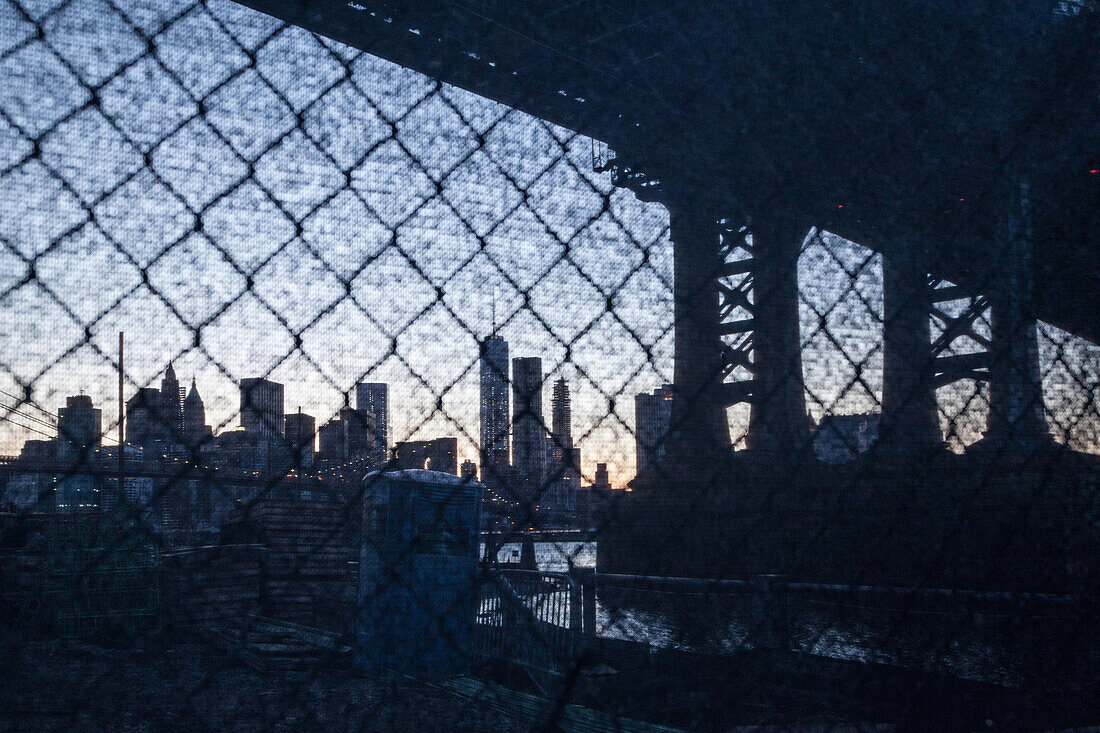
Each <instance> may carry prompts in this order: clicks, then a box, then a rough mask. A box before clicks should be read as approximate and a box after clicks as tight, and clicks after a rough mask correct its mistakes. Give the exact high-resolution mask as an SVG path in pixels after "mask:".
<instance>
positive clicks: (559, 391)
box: [550, 378, 573, 461]
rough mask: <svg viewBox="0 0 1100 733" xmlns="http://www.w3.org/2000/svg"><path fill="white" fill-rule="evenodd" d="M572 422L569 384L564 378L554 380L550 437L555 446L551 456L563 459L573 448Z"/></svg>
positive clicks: (552, 444)
mask: <svg viewBox="0 0 1100 733" xmlns="http://www.w3.org/2000/svg"><path fill="white" fill-rule="evenodd" d="M572 423H573V410H572V407H571V406H570V401H569V385H568V384H566V382H565V379H564V378H562V379H559V380H558V381H556V382H554V396H553V397H551V399H550V437H551V446H553V455H552V456H551V458H554V459H556V460H559V461H561V460H563V459H564V458H565V456H567V455H568V453H569V451H571V450H572V449H573V424H572Z"/></svg>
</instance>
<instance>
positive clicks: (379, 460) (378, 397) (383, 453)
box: [355, 382, 390, 467]
mask: <svg viewBox="0 0 1100 733" xmlns="http://www.w3.org/2000/svg"><path fill="white" fill-rule="evenodd" d="M389 395H390V388H389V385H387V384H384V383H382V382H363V383H361V384H357V385H355V408H356V409H357V410H366V411H368V412H371V413H373V414H374V431H375V433H374V440H375V448H374V453H373V455H372V456H371V458H372V463H373V464H374V465H375V466H379V467H381V466H382V465H383V464H384V463H385V462H386V457H387V456H388V455H389V452H390V431H389V423H390V418H389V401H390V396H389Z"/></svg>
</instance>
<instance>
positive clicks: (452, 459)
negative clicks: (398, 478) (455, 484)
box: [394, 438, 458, 476]
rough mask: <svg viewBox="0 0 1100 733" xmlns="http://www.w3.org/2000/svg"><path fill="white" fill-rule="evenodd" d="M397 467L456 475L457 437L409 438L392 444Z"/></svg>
mask: <svg viewBox="0 0 1100 733" xmlns="http://www.w3.org/2000/svg"><path fill="white" fill-rule="evenodd" d="M394 453H395V459H396V461H397V468H398V469H408V468H420V469H425V470H428V471H441V472H443V473H449V474H453V475H456V476H457V475H458V438H436V439H435V440H410V441H405V442H403V443H398V444H397V445H396V446H394Z"/></svg>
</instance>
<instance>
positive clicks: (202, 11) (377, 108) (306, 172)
mask: <svg viewBox="0 0 1100 733" xmlns="http://www.w3.org/2000/svg"><path fill="white" fill-rule="evenodd" d="M120 7H121V8H122V9H123V14H124V15H126V22H137V23H138V24H139V25H142V24H144V26H145V27H155V26H156V25H157V24H158V23H160V22H167V21H168V20H169V19H170V18H171V12H170V9H168V8H160V9H157V8H151V9H144V10H143V9H141V8H139V7H137V6H136V5H131V4H129V3H122V4H121V5H120ZM143 13H144V15H143ZM158 13H159V14H160V15H159V16H158ZM64 17H65V19H66V22H64V23H61V22H57V23H54V22H51V23H50V24H48V27H47V28H46V29H45V37H44V39H43V40H41V41H32V42H29V43H28V44H27V45H26V46H25V47H24V48H21V49H20V50H19V51H17V52H16V53H13V54H12V55H10V56H8V57H6V58H5V60H4V68H3V70H4V71H5V73H7V74H9V77H10V79H12V80H13V82H12V83H10V84H5V85H4V87H3V91H2V95H0V107H3V108H4V109H5V110H6V111H8V114H9V115H11V118H12V120H13V121H14V122H15V123H16V124H19V125H21V126H23V127H25V128H26V129H27V130H30V131H32V132H44V131H45V130H46V129H47V128H48V127H49V126H50V125H52V124H53V123H54V122H59V121H58V120H55V119H54V118H53V117H52V115H53V114H54V113H53V112H51V111H50V109H49V108H47V107H45V106H43V105H42V103H41V101H40V100H39V99H37V98H35V97H34V96H33V95H30V96H28V95H27V93H26V92H27V90H29V89H39V88H49V89H50V90H51V91H52V93H53V94H54V97H55V99H54V100H53V101H54V102H55V103H56V105H57V106H59V107H61V108H65V107H67V106H74V107H78V108H79V110H78V111H77V112H76V113H75V114H74V115H73V116H72V117H71V118H69V119H66V120H63V121H60V122H59V124H58V127H57V129H56V130H53V131H52V132H50V133H49V134H45V135H44V137H43V140H42V141H41V149H42V155H41V156H39V157H30V158H28V159H26V160H24V158H25V157H26V156H27V151H26V150H25V149H24V146H22V145H21V143H20V139H19V137H18V136H14V137H2V138H0V160H2V161H4V163H3V165H4V166H5V167H4V168H3V169H2V170H3V175H2V178H0V183H2V184H3V185H0V389H2V390H4V391H6V392H8V393H10V394H15V395H20V394H22V387H21V385H22V384H31V385H32V386H33V389H34V399H35V401H36V402H37V403H39V404H41V405H42V406H43V407H49V408H50V409H51V410H56V408H57V407H58V406H59V405H60V403H61V402H62V401H63V400H64V398H65V397H66V396H68V395H72V394H76V393H78V392H79V391H80V390H81V389H86V390H88V392H89V395H90V396H91V397H92V398H93V400H94V401H95V403H96V405H97V406H99V407H100V408H101V409H102V410H103V412H104V422H105V426H106V427H107V433H108V436H107V437H108V439H110V438H111V433H112V427H111V426H112V425H113V423H114V421H115V419H116V418H115V415H117V402H116V401H115V394H116V389H115V386H114V385H115V380H116V374H115V371H114V360H115V359H116V358H117V354H116V350H117V347H116V345H115V339H116V338H117V332H118V331H120V330H122V331H125V332H126V333H127V339H128V353H127V359H126V361H127V373H128V375H129V379H130V381H129V383H128V385H127V394H128V395H129V394H131V393H132V391H134V390H136V389H137V388H138V387H144V386H155V384H156V383H157V381H158V380H159V378H160V375H161V374H162V373H163V371H164V369H165V368H166V366H167V364H168V363H169V362H171V363H174V364H175V365H176V368H177V370H178V371H179V372H180V373H182V374H185V375H189V376H193V377H194V378H195V380H196V384H197V386H198V389H199V391H200V393H201V394H202V395H204V398H205V408H206V413H207V418H208V421H209V423H210V424H211V425H212V426H213V427H214V428H215V430H216V431H217V430H221V429H225V428H227V427H229V426H231V425H233V424H235V421H236V420H238V419H239V418H238V416H237V415H236V413H237V411H238V409H239V405H238V404H237V399H236V392H235V387H234V386H233V385H235V384H236V383H237V382H239V380H240V379H241V378H243V377H251V376H266V377H267V378H270V379H272V380H274V381H277V382H280V383H282V384H284V385H285V390H286V395H285V400H286V405H287V409H291V410H293V409H296V408H297V406H299V405H301V406H302V409H303V410H304V411H306V412H308V413H309V414H311V415H314V416H315V417H316V418H317V419H318V422H319V424H320V423H323V422H325V421H327V420H328V419H330V418H331V417H332V416H334V415H335V414H337V413H338V412H339V410H340V409H341V408H342V407H343V406H345V404H348V405H351V406H354V404H355V403H354V396H353V395H352V394H351V393H352V391H353V390H354V385H355V384H357V383H359V382H362V381H370V382H384V383H387V384H389V385H391V394H390V396H389V400H390V403H391V404H392V405H395V406H396V405H401V406H402V408H401V409H400V410H394V411H393V413H394V414H393V418H392V419H391V421H390V425H389V429H390V432H391V433H392V435H391V436H390V438H391V439H390V442H391V444H392V443H395V442H397V441H400V440H418V439H426V438H432V437H436V436H439V435H456V436H457V437H458V439H459V454H460V455H462V456H471V455H476V453H477V448H476V443H477V441H478V436H479V426H478V420H479V395H478V348H477V340H478V339H480V338H485V337H486V336H488V335H489V334H491V333H494V332H498V331H499V332H500V333H501V334H502V335H503V336H504V337H505V339H506V340H507V341H508V342H509V344H510V346H511V350H512V354H513V355H531V356H539V357H540V358H542V359H543V362H544V366H545V369H544V371H545V380H546V381H548V382H549V381H553V380H555V379H557V378H558V377H561V376H565V377H567V378H568V379H569V380H570V384H571V391H572V395H571V396H572V409H573V418H574V436H575V443H576V446H577V447H578V448H580V449H581V450H582V453H583V456H584V457H585V461H586V463H585V466H584V468H585V469H586V470H585V473H586V475H589V476H590V475H591V474H592V468H593V466H594V465H595V463H596V461H597V460H599V461H600V462H607V463H608V466H609V472H610V474H611V479H612V483H613V484H614V485H616V486H621V485H623V484H624V483H625V482H626V481H627V480H628V479H629V478H631V477H632V476H633V474H634V443H635V438H634V432H633V430H634V419H635V418H634V414H633V413H634V410H633V402H634V396H635V395H636V394H640V393H646V392H651V391H652V390H653V389H655V388H658V387H660V386H661V385H662V384H665V383H667V382H670V381H671V377H672V301H671V283H672V262H671V255H672V252H671V246H670V244H669V239H668V213H667V211H666V210H665V209H664V208H663V207H662V206H660V205H658V204H654V203H645V202H642V201H639V200H638V199H637V198H636V197H635V196H634V194H633V193H631V192H630V191H629V190H626V189H619V188H614V187H613V186H612V185H611V182H610V180H609V177H608V176H607V175H605V174H597V173H594V172H593V171H592V159H591V146H592V142H593V141H591V140H590V139H588V138H586V137H583V136H581V135H577V134H575V133H573V132H570V131H568V130H565V129H562V128H559V127H555V126H553V125H550V124H548V123H545V122H543V121H540V120H538V119H535V118H533V117H530V116H529V115H526V114H524V113H521V112H518V111H516V110H510V109H508V108H506V107H504V106H502V105H499V104H496V103H493V102H489V101H487V100H485V99H483V98H480V97H477V96H475V95H473V94H471V93H469V92H466V91H462V90H459V89H456V88H454V87H450V86H447V85H437V84H436V82H434V81H432V80H431V79H428V78H427V77H424V76H422V75H420V74H417V73H415V72H412V71H410V70H408V69H403V68H401V67H399V66H397V65H395V64H392V63H389V62H386V61H382V60H380V59H377V58H374V57H371V56H369V55H366V54H361V53H359V52H357V51H353V50H351V49H349V48H348V47H345V46H342V45H341V44H338V43H334V42H332V41H328V40H325V39H321V38H318V37H316V36H313V35H312V34H309V33H307V32H306V31H303V30H301V29H297V28H286V29H282V30H279V31H277V32H276V33H275V36H274V37H273V38H271V39H270V40H269V39H268V38H267V36H268V35H269V34H270V33H272V31H273V30H274V29H275V28H277V24H276V23H275V22H274V21H273V20H272V19H271V18H268V17H267V16H264V15H262V14H259V13H255V12H253V11H251V10H247V9H245V8H243V7H240V6H236V5H233V4H231V3H228V2H222V1H220V0H214V1H212V2H210V3H209V4H208V5H207V6H205V7H199V8H194V9H192V10H191V11H189V12H188V13H186V14H184V16H183V17H182V18H180V19H176V20H173V21H172V23H171V25H172V27H174V28H176V27H178V28H180V29H182V32H180V33H172V32H166V33H163V34H160V35H158V38H157V48H158V57H157V58H158V59H159V61H158V62H156V63H154V61H153V60H151V59H148V58H145V59H141V60H139V61H136V62H135V63H133V64H130V61H131V60H133V58H136V57H137V56H138V55H139V54H140V52H141V49H140V48H137V47H133V48H131V46H132V45H133V40H134V39H133V36H132V34H131V33H130V32H129V31H128V30H126V29H120V28H119V27H117V26H118V24H119V23H120V22H121V20H120V19H119V18H116V17H115V15H114V11H111V12H109V13H106V14H104V15H103V17H98V16H97V15H96V14H95V13H94V12H92V11H90V10H88V9H87V8H84V7H81V6H77V5H74V6H71V7H69V8H67V9H66V10H65V12H64ZM133 19H137V20H136V21H134V20H133ZM197 33H202V34H205V36H204V37H207V38H209V39H213V40H212V41H211V42H212V43H216V44H220V48H221V49H222V51H221V54H220V56H219V59H218V63H217V64H206V63H203V62H204V60H205V59H206V58H207V57H206V56H205V55H204V53H203V49H202V48H199V47H197V46H196V45H195V44H194V43H193V35H194V34H197ZM92 38H94V39H96V40H95V43H96V44H98V46H99V47H102V48H108V49H113V51H112V53H110V54H106V55H96V54H88V53H85V52H86V51H87V48H88V44H89V43H91V41H90V40H89V39H92ZM116 41H117V42H116ZM46 44H50V45H46ZM55 48H56V49H60V50H59V51H55V50H53V49H55ZM257 48H259V50H258V51H257V50H256V49H257ZM66 54H67V55H68V58H69V59H77V60H78V62H74V63H75V65H73V67H72V70H70V69H68V68H66V67H65V66H64V64H62V63H61V62H60V61H59V60H58V55H60V56H61V57H62V58H66ZM249 54H252V55H253V56H254V57H255V62H254V63H252V62H251V60H250V58H249ZM132 57H133V58H132ZM80 59H82V60H80ZM89 59H94V61H89ZM120 67H125V70H124V71H123V72H122V73H119V74H117V75H115V76H112V75H111V74H112V73H113V71H114V70H115V69H116V68H120ZM345 69H346V70H347V74H348V76H347V78H342V77H343V75H344V74H345ZM303 70H308V73H307V72H306V71H303ZM168 72H171V75H174V77H175V78H172V76H171V75H169V73H168ZM79 82H84V83H85V84H99V83H103V84H104V87H103V89H102V90H101V93H100V96H101V102H100V105H101V107H102V110H103V111H104V112H106V113H107V115H106V116H105V115H104V114H103V113H101V112H100V111H99V110H98V109H97V108H96V107H95V106H82V105H84V103H85V102H86V101H87V100H86V99H85V97H84V96H83V95H84V94H85V91H84V87H83V86H82V85H81V84H80V83H79ZM196 96H197V97H201V98H204V99H205V102H204V105H205V109H204V112H205V113H204V114H199V113H198V106H197V105H196V103H195V102H194V99H193V97H196ZM296 115H301V116H302V120H303V122H302V124H301V125H300V126H299V125H296V121H295V120H296V117H295V116H296ZM108 118H110V120H111V121H116V124H115V125H112V124H110V122H109V120H108ZM391 123H392V124H391ZM478 136H480V139H479V137H478ZM104 150H110V151H112V153H111V156H110V159H109V160H108V161H106V163H107V164H105V162H104V159H103V156H102V151H104ZM146 155H148V159H147V160H148V162H146V158H145V157H144V156H146ZM364 156H365V157H364ZM250 165H251V166H252V169H253V170H254V175H253V176H249V175H247V174H248V171H249V166H250ZM345 173H346V176H345V175H344V174H345ZM433 181H438V182H439V185H438V188H437V187H436V186H435V184H434V182H433ZM222 194H224V195H222ZM605 197H606V203H607V209H606V211H605V210H603V206H604V203H605ZM277 204H278V205H277ZM89 211H91V212H93V213H94V215H95V217H94V219H93V218H92V217H91V216H90V215H89ZM878 263H879V258H878V256H877V255H873V254H872V253H871V252H870V251H869V250H866V249H863V248H861V247H859V246H858V245H854V244H851V243H848V242H845V241H844V240H840V239H839V238H836V237H832V236H828V235H827V236H823V237H822V238H820V239H818V240H812V241H808V242H807V245H806V251H805V252H804V254H803V257H802V259H801V260H800V265H799V270H800V272H799V280H800V283H801V287H802V300H803V302H802V303H801V328H802V334H801V339H802V342H803V345H804V354H803V357H804V371H805V381H806V387H807V393H808V408H809V410H810V412H811V414H812V415H813V416H814V418H815V419H820V418H821V417H822V416H823V415H825V414H828V413H861V412H866V411H868V410H871V409H874V408H875V407H876V405H877V402H878V400H879V399H880V397H881V375H880V370H881V353H880V350H881V326H880V322H881V308H882V304H881V272H880V266H879V264H878ZM32 272H33V277H31V273H32ZM609 303H610V304H611V305H612V307H613V310H608V304H609ZM822 318H823V319H824V322H825V323H826V324H827V325H828V327H827V328H822V325H821V319H822ZM85 333H87V334H88V335H89V336H90V338H89V339H88V340H87V341H86V340H85ZM1042 333H1043V336H1042V338H1041V339H1040V341H1041V344H1040V345H1041V348H1042V350H1043V353H1042V354H1041V356H1042V364H1043V369H1044V377H1045V380H1046V385H1047V395H1048V411H1049V412H1050V413H1052V414H1053V415H1055V416H1056V417H1057V416H1061V415H1066V416H1068V418H1067V420H1066V422H1070V423H1074V426H1073V428H1072V429H1073V430H1074V431H1075V432H1074V434H1073V436H1072V438H1073V441H1074V442H1075V445H1076V446H1078V447H1082V448H1085V449H1091V450H1095V449H1096V446H1097V440H1096V434H1097V426H1098V424H1100V420H1098V418H1097V415H1096V412H1097V408H1096V404H1095V399H1094V398H1092V396H1091V394H1089V393H1090V391H1092V390H1090V389H1088V386H1089V385H1093V386H1095V385H1096V384H1097V383H1098V382H1100V369H1098V367H1097V364H1098V363H1100V356H1098V355H1100V349H1097V347H1096V346H1095V345H1092V344H1088V343H1087V342H1084V341H1082V340H1081V339H1077V338H1073V337H1069V336H1067V335H1066V334H1063V333H1061V332H1058V331H1057V330H1055V329H1052V328H1050V327H1048V326H1043V327H1042ZM1059 354H1065V355H1066V358H1065V359H1057V358H1055V357H1056V356H1057V355H1059ZM854 364H860V365H862V367H863V368H862V371H861V373H860V379H859V380H856V379H854V378H853V377H854V376H855V372H856V369H855V367H854V366H853V365H854ZM1074 370H1076V371H1074ZM184 381H186V379H185V380H184ZM966 389H969V387H968V386H967V385H965V384H960V385H956V386H953V387H952V388H951V391H949V392H948V393H946V394H945V396H944V398H943V399H942V400H941V409H945V410H948V411H949V412H947V413H946V417H944V418H943V421H944V422H946V421H947V419H948V418H951V419H954V417H955V415H954V413H953V412H951V411H953V410H956V409H958V408H959V407H960V406H968V405H970V401H969V400H968V399H967V393H966V391H965V390H966ZM611 399H613V400H614V407H613V408H612V403H611ZM1090 400H1091V402H1090ZM979 403H980V400H979ZM0 404H2V405H3V406H2V407H0V410H3V411H4V413H5V417H6V418H11V419H5V420H3V421H0V452H3V453H13V452H16V450H17V448H18V446H19V445H21V444H22V441H23V440H24V439H25V438H27V437H29V434H28V432H27V431H26V430H25V429H24V428H21V427H17V426H15V424H14V423H15V419H14V418H13V417H12V416H11V415H10V408H11V407H12V405H14V402H13V401H12V400H6V401H0ZM967 410H968V412H966V413H964V414H963V415H962V416H961V418H960V419H959V420H958V427H959V428H960V433H961V435H962V436H963V437H964V438H966V439H973V438H974V437H976V435H978V434H980V425H981V414H980V410H975V409H974V406H972V405H970V406H969V407H967ZM747 412H748V411H747V408H746V407H745V406H743V405H742V406H739V407H737V408H734V409H732V410H731V411H730V425H731V432H732V433H733V435H734V437H735V438H736V437H737V436H739V435H741V434H743V433H744V430H745V427H746V425H747ZM1078 413H1083V414H1084V420H1083V421H1080V422H1078V421H1077V420H1076V419H1075V416H1076V415H1077V414H1078ZM1055 432H1056V434H1057V432H1058V430H1057V428H1056V431H1055ZM957 442H958V441H957ZM964 442H965V441H964Z"/></svg>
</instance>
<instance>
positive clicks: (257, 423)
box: [241, 377, 284, 438]
mask: <svg viewBox="0 0 1100 733" xmlns="http://www.w3.org/2000/svg"><path fill="white" fill-rule="evenodd" d="M241 427H243V428H244V429H245V432H248V433H253V434H257V435H262V436H264V437H266V438H275V437H276V436H281V435H282V434H283V428H284V417H283V385H281V384H279V383H278V382H272V381H271V380H269V379H264V378H263V377H251V378H248V379H242V380H241Z"/></svg>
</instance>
